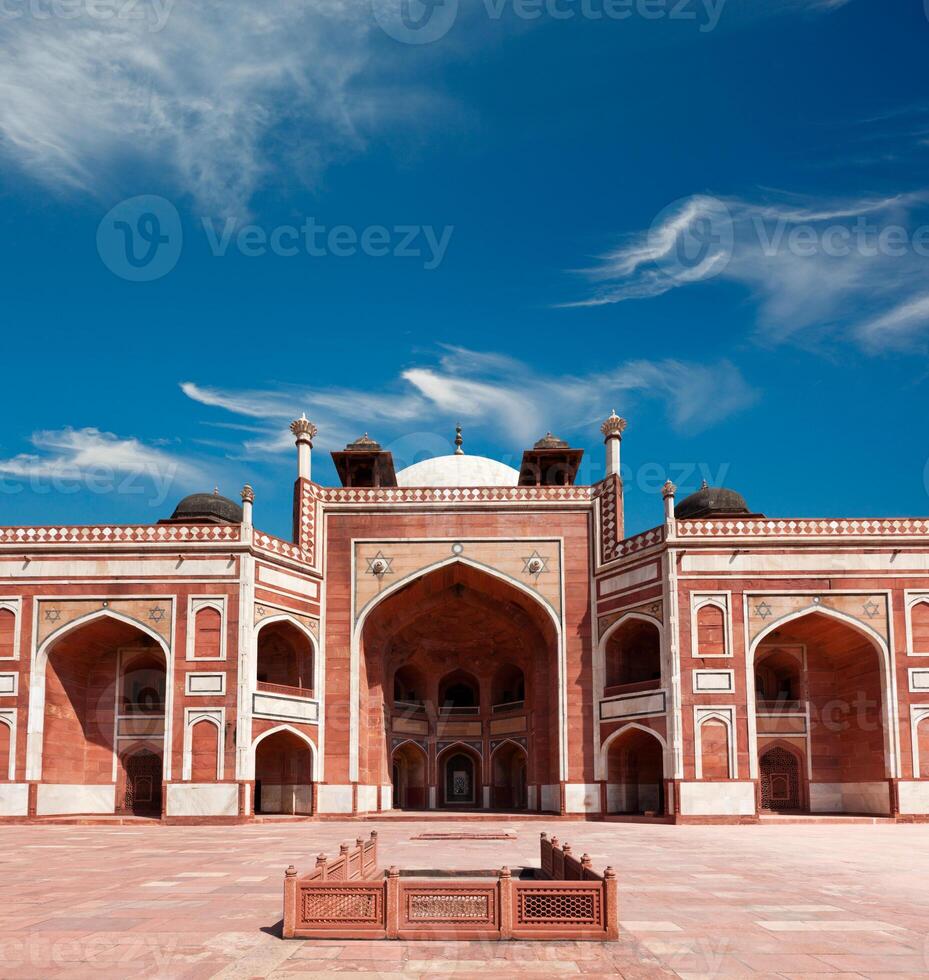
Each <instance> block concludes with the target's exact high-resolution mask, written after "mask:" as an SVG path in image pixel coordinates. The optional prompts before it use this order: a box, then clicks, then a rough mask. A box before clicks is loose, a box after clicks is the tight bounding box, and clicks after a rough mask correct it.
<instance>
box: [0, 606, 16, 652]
mask: <svg viewBox="0 0 929 980" xmlns="http://www.w3.org/2000/svg"><path fill="white" fill-rule="evenodd" d="M15 639H16V614H15V613H14V612H13V611H12V610H11V609H0V659H3V660H10V659H11V658H12V657H15V656H16V649H15V646H14V643H15Z"/></svg>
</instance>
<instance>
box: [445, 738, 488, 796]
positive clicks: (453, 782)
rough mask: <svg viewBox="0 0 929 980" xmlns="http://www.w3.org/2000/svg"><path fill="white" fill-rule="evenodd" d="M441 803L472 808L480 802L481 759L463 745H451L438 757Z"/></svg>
mask: <svg viewBox="0 0 929 980" xmlns="http://www.w3.org/2000/svg"><path fill="white" fill-rule="evenodd" d="M439 774H440V777H441V779H442V805H443V806H445V807H448V808H458V807H463V808H468V809H474V808H475V807H477V806H480V805H481V804H482V802H483V801H482V800H481V798H480V794H481V785H482V784H481V760H480V759H479V758H478V757H477V756H476V754H475V753H474V752H473V751H469V750H467V749H465V748H464V747H463V746H453V747H452V748H451V749H450V750H449V751H448V752H446V753H444V754H443V755H441V756H440V757H439Z"/></svg>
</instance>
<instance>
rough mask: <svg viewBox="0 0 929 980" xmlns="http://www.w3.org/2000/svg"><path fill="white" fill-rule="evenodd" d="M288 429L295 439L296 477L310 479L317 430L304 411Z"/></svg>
mask: <svg viewBox="0 0 929 980" xmlns="http://www.w3.org/2000/svg"><path fill="white" fill-rule="evenodd" d="M290 431H291V432H292V433H293V434H294V438H295V439H296V440H297V477H298V479H300V480H312V478H313V476H312V473H313V465H312V461H313V440H314V439H315V438H316V433H317V431H318V430H317V428H316V426H315V425H313V423H312V422H311V421H310V420H309V419H308V418H307V417H306V413H304V414H303V415H301V416H300V418H298V419H294V421H293V422H291V423H290Z"/></svg>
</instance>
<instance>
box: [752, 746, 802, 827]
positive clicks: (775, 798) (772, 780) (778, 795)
mask: <svg viewBox="0 0 929 980" xmlns="http://www.w3.org/2000/svg"><path fill="white" fill-rule="evenodd" d="M758 781H759V783H760V789H761V808H762V810H765V811H767V812H769V813H804V812H808V810H809V807H808V804H807V786H806V772H805V762H804V759H803V754H802V753H801V752H800V750H799V749H795V748H794V747H793V746H788V745H785V744H784V743H782V742H775V743H774V744H771V745H767V746H765V747H764V748H763V749H762V750H761V752H760V757H759V759H758Z"/></svg>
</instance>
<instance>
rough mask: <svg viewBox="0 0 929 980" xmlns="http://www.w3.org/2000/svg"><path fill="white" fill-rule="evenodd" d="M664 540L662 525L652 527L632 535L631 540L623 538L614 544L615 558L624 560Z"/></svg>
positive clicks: (663, 527)
mask: <svg viewBox="0 0 929 980" xmlns="http://www.w3.org/2000/svg"><path fill="white" fill-rule="evenodd" d="M664 539H665V526H664V524H661V525H659V526H658V527H653V528H651V529H650V530H648V531H642V533H641V534H634V535H633V536H632V537H631V538H624V539H623V540H622V541H618V542H617V544H616V557H617V558H626V557H627V556H628V555H634V554H636V552H639V551H645V549H646V548H653V547H655V545H659V544H662V543H663V542H664Z"/></svg>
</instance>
